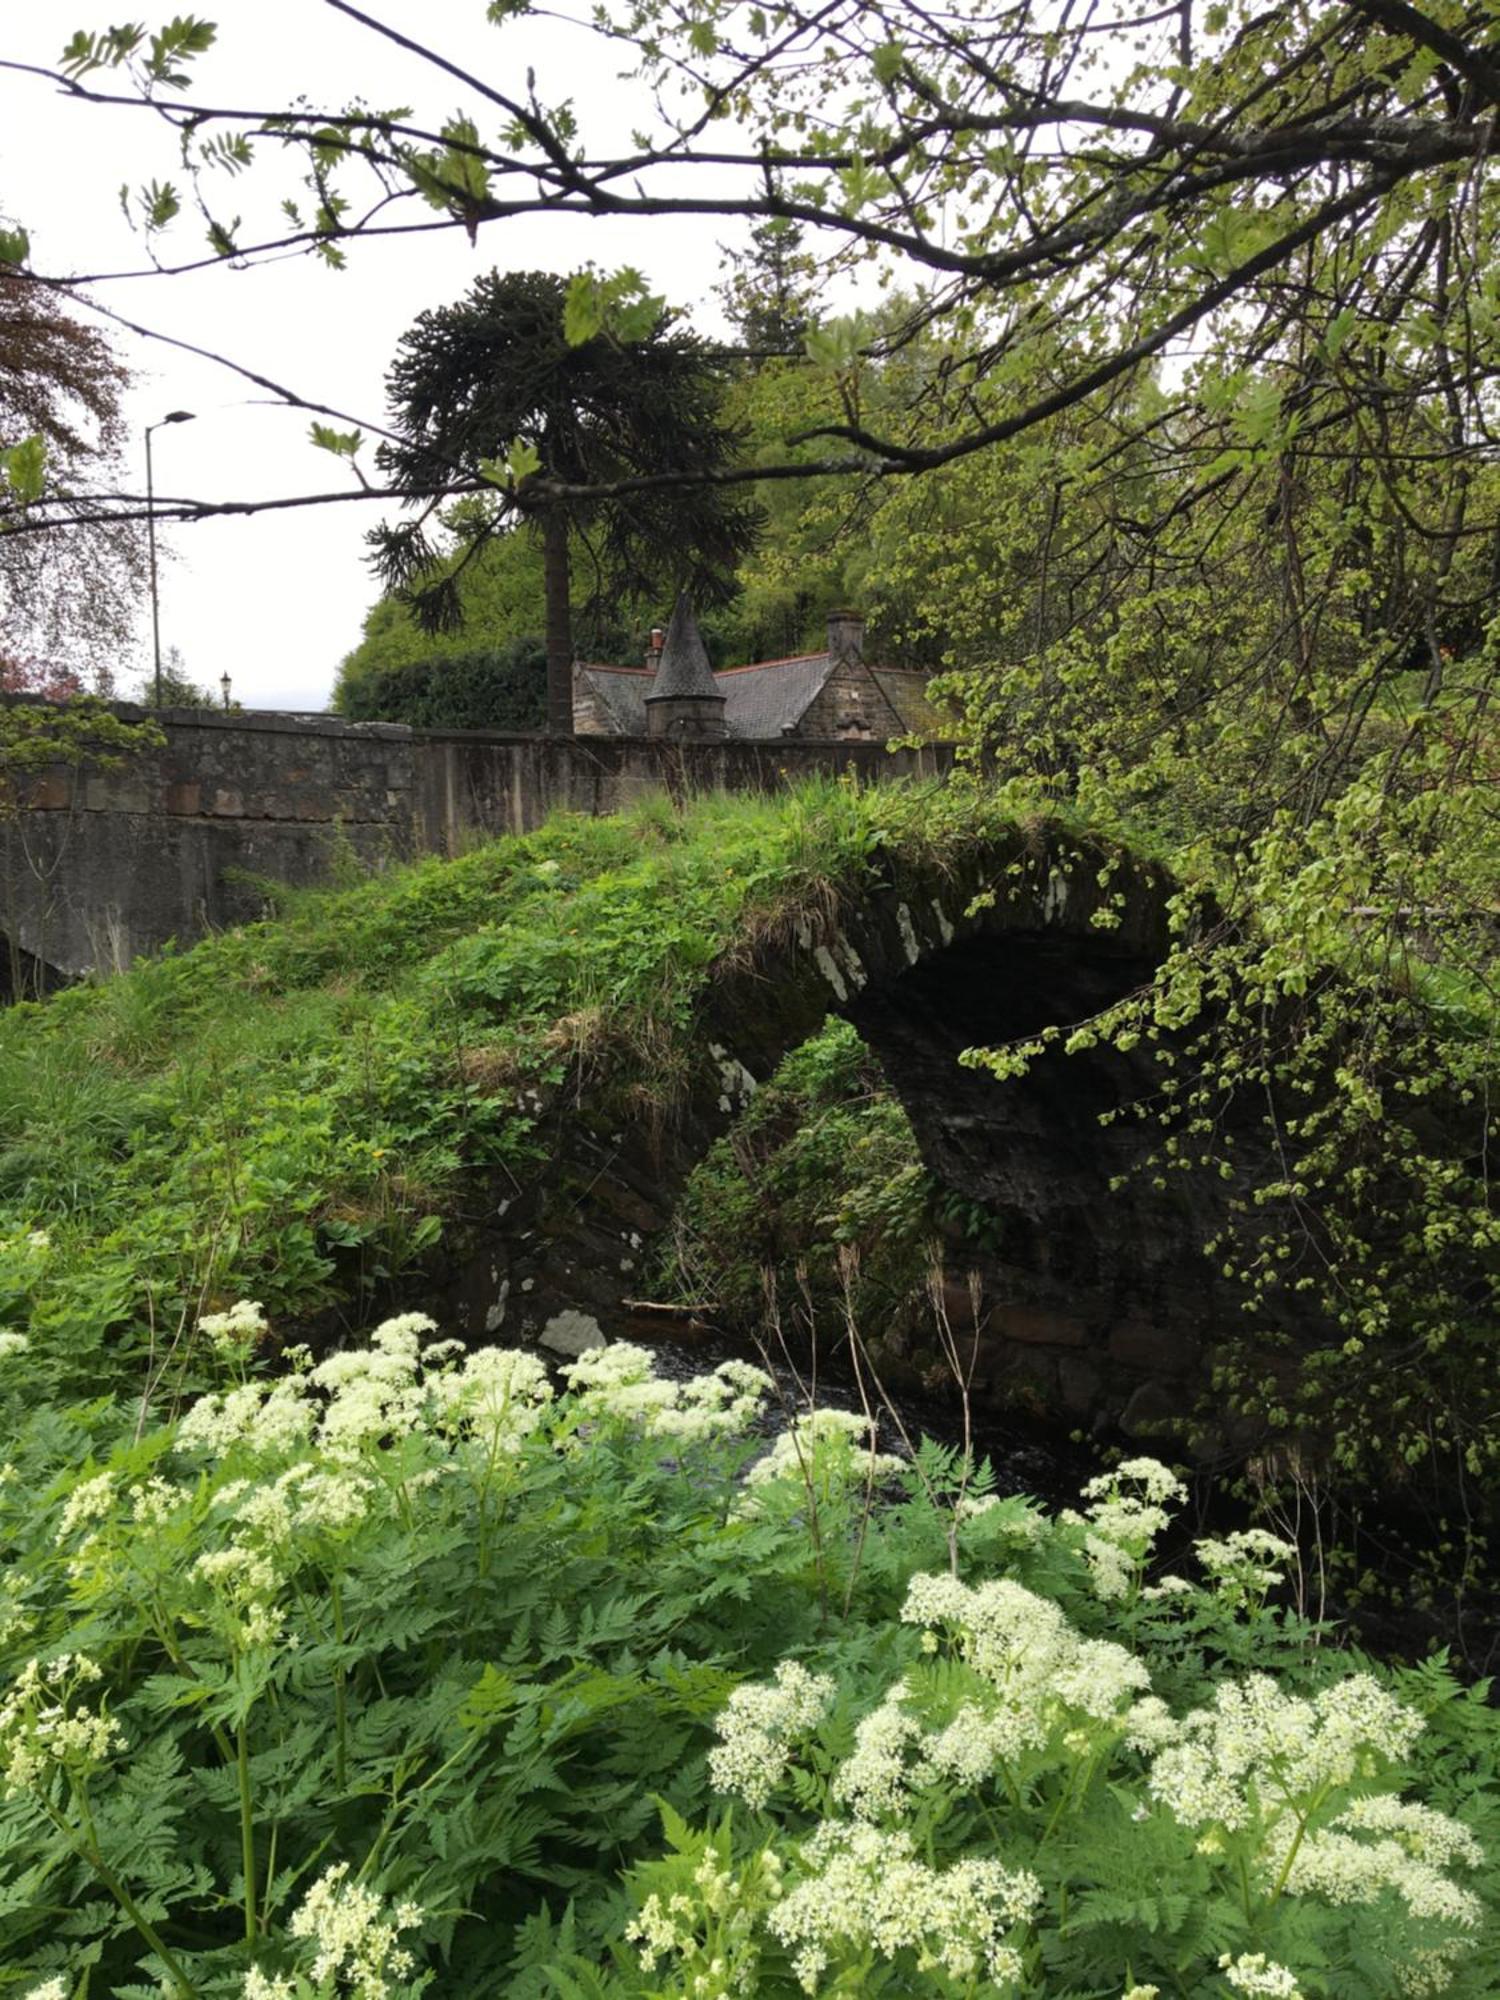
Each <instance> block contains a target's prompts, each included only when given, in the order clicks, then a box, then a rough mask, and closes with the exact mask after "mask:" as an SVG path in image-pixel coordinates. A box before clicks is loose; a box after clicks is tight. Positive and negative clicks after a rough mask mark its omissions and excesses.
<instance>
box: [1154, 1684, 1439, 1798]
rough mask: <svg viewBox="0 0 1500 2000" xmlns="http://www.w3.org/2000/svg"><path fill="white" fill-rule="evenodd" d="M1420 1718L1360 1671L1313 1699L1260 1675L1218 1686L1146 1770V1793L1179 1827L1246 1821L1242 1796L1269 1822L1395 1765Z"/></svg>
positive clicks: (1415, 1733) (1416, 1731)
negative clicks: (1285, 1810) (1291, 1808)
mask: <svg viewBox="0 0 1500 2000" xmlns="http://www.w3.org/2000/svg"><path fill="white" fill-rule="evenodd" d="M1421 1729H1422V1718H1421V1717H1420V1716H1419V1715H1418V1714H1417V1713H1416V1712H1415V1711H1414V1710H1413V1709H1409V1708H1406V1707H1404V1706H1403V1705H1402V1704H1401V1703H1400V1702H1399V1701H1397V1700H1396V1698H1395V1696H1394V1695H1391V1694H1388V1693H1387V1692H1386V1691H1385V1689H1384V1688H1382V1687H1381V1686H1380V1684H1379V1683H1378V1682H1377V1681H1375V1680H1374V1679H1373V1678H1372V1677H1371V1676H1370V1675H1368V1674H1351V1675H1350V1676H1349V1677H1348V1678H1347V1679H1345V1680H1342V1681H1337V1682H1335V1683H1334V1684H1333V1685H1332V1686H1331V1687H1326V1688H1324V1689H1322V1690H1321V1691H1320V1692H1319V1693H1318V1694H1316V1695H1314V1696H1313V1697H1312V1699H1311V1700H1308V1699H1305V1698H1303V1697H1301V1696H1295V1695H1287V1694H1283V1693H1282V1692H1281V1690H1280V1688H1278V1687H1277V1685H1276V1683H1275V1682H1274V1681H1273V1680H1272V1679H1271V1678H1270V1677H1269V1676H1268V1675H1266V1674H1250V1675H1247V1676H1246V1678H1245V1679H1244V1680H1241V1681H1224V1682H1222V1683H1221V1684H1220V1685H1219V1686H1218V1687H1217V1688H1216V1689H1215V1690H1214V1698H1213V1701H1212V1703H1211V1704H1210V1705H1209V1706H1208V1707H1206V1708H1198V1709H1194V1710H1192V1711H1191V1713H1189V1714H1188V1715H1186V1716H1184V1717H1183V1718H1182V1722H1181V1724H1180V1731H1181V1740H1180V1741H1179V1742H1178V1743H1176V1744H1175V1745H1172V1746H1170V1747H1169V1748H1167V1749H1166V1750H1163V1751H1162V1752H1161V1753H1160V1754H1159V1755H1158V1756H1157V1758H1156V1760H1155V1762H1154V1763H1153V1765H1152V1767H1151V1776H1150V1779H1149V1781H1148V1784H1149V1789H1150V1791H1151V1794H1152V1796H1153V1797H1154V1798H1155V1799H1157V1800H1158V1802H1159V1803H1160V1804H1162V1805H1164V1806H1166V1807H1167V1809H1168V1811H1170V1812H1171V1813H1172V1814H1173V1815H1174V1817H1176V1818H1177V1819H1178V1820H1180V1821H1181V1822H1182V1824H1183V1825H1184V1826H1187V1827H1191V1828H1197V1827H1201V1826H1206V1825H1208V1824H1210V1823H1211V1822H1217V1823H1218V1824H1219V1825H1221V1826H1225V1827H1230V1828H1233V1827H1239V1826H1244V1825H1245V1824H1247V1822H1248V1819H1249V1816H1250V1803H1249V1801H1250V1797H1251V1795H1252V1794H1253V1795H1254V1797H1255V1798H1256V1799H1257V1800H1258V1801H1259V1805H1260V1810H1261V1812H1262V1814H1263V1815H1265V1816H1267V1817H1274V1816H1275V1814H1276V1813H1277V1812H1278V1811H1279V1810H1281V1809H1283V1808H1285V1807H1288V1806H1294V1805H1296V1804H1297V1803H1298V1802H1299V1801H1301V1800H1304V1799H1309V1798H1312V1797H1313V1796H1314V1795H1316V1794H1319V1793H1326V1792H1327V1791H1328V1790H1329V1789H1331V1788H1332V1787H1334V1786H1336V1785H1347V1784H1349V1783H1351V1782H1352V1781H1353V1780H1354V1779H1355V1778H1356V1777H1363V1776H1368V1775H1371V1774H1373V1773H1374V1772H1375V1771H1376V1770H1378V1769H1379V1768H1380V1765H1381V1764H1382V1762H1387V1761H1388V1762H1399V1761H1400V1760H1401V1759H1402V1758H1403V1757H1405V1755H1406V1753H1407V1751H1408V1750H1410V1748H1411V1746H1412V1744H1413V1743H1414V1742H1415V1741H1416V1738H1417V1736H1418V1734H1419V1733H1420V1731H1421Z"/></svg>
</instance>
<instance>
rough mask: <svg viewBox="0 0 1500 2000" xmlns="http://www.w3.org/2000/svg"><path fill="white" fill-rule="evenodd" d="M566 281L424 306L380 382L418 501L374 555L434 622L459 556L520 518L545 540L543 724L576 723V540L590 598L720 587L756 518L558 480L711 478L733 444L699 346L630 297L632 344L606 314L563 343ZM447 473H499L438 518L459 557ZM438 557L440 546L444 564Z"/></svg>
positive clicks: (721, 593)
mask: <svg viewBox="0 0 1500 2000" xmlns="http://www.w3.org/2000/svg"><path fill="white" fill-rule="evenodd" d="M567 301H568V287H567V285H566V284H565V283H564V281H563V280H562V279H560V278H557V277H554V276H552V275H551V274H550V273H548V272H545V271H511V272H505V273H501V272H499V271H492V272H490V273H489V275H488V276H487V277H484V278H481V279H480V280H479V281H478V282H477V283H476V284H475V285H474V286H473V287H471V289H470V290H469V291H468V292H467V293H466V294H465V296H464V297H463V298H462V299H460V300H459V301H458V303H457V304H456V305H451V306H439V307H435V308H433V309H432V310H431V311H428V312H424V313H422V314H421V315H420V316H419V317H418V319H417V320H416V322H415V323H414V324H413V326H412V327H411V329H410V331H409V332H408V333H406V334H405V335H404V336H403V338H402V341H401V345H400V348H399V350H398V353H397V356H396V360H395V363H394V365H393V366H392V368H391V371H390V374H389V376H388V378H387V386H388V389H389V392H390V400H391V406H392V413H393V428H394V431H395V433H396V435H395V438H394V439H393V440H392V441H390V442H388V443H385V444H383V445H382V446H381V447H380V452H379V459H380V464H381V467H382V469H383V470H384V471H385V472H386V473H387V474H388V475H389V476H390V479H391V483H392V484H393V485H394V486H395V487H396V488H397V489H398V490H399V491H401V492H403V493H406V494H408V495H409V496H410V498H411V501H412V503H413V504H414V505H416V506H417V507H418V508H419V510H420V511H419V512H418V514H417V515H416V518H415V519H409V520H405V521H402V522H400V523H398V524H396V525H391V524H385V525H383V526H381V527H380V528H377V529H375V530H374V531H373V533H372V535H371V538H370V539H371V541H372V543H373V545H374V549H375V561H376V564H377V567H378V569H379V571H380V573H381V575H382V577H383V578H384V580H385V581H386V583H387V584H389V585H391V586H392V587H394V588H396V589H398V590H399V591H401V592H402V594H403V595H404V596H406V597H407V599H408V600H409V601H410V602H411V604H412V605H413V608H414V609H415V610H416V612H417V614H418V616H419V618H420V619H421V620H422V622H423V623H424V624H426V625H427V626H428V627H429V628H435V629H441V628H442V627H444V626H452V625H453V624H455V623H456V622H457V621H458V618H459V617H460V615H461V612H460V598H459V579H460V578H461V576H462V574H463V569H464V564H465V561H466V560H472V559H473V558H474V557H475V556H477V555H478V553H479V551H480V550H481V549H483V548H485V547H486V546H487V545H488V544H490V543H491V542H493V540H494V539H495V537H496V536H497V535H499V534H501V533H503V532H505V530H506V529H507V528H508V527H509V526H510V525H511V524H512V522H513V521H514V518H515V516H516V514H519V515H520V516H521V518H522V520H523V521H525V522H527V523H528V524H530V525H531V526H532V527H534V529H535V531H536V532H537V533H538V534H539V535H540V537H541V542H542V550H543V562H544V570H545V589H546V636H547V727H548V730H549V731H550V732H551V733H552V734H554V735H571V734H572V729H573V691H572V678H573V635H572V613H571V607H570V600H569V584H570V574H571V563H572V544H573V542H574V540H575V539H576V540H577V541H578V542H580V543H581V544H582V545H583V546H584V547H586V549H587V550H588V553H589V556H590V559H591V560H592V562H593V564H594V566H595V575H596V578H597V580H598V582H597V587H598V590H599V591H600V592H609V593H622V592H627V591H636V592H638V591H645V590H650V589H655V590H658V591H661V592H662V593H663V594H666V592H668V591H672V592H675V591H677V590H682V589H686V590H690V591H692V592H693V593H694V594H695V595H696V596H698V597H699V598H703V599H707V600H709V601H711V602H712V601H722V600H723V599H725V598H728V597H730V596H732V595H733V592H734V587H735V586H734V577H733V572H734V566H735V563H736V562H737V560H738V559H739V557H740V556H742V555H743V554H744V553H746V551H747V550H748V549H749V548H750V547H751V546H752V545H753V543H754V541H755V538H756V533H757V527H758V515H757V513H756V510H755V509H754V507H753V506H752V505H751V504H750V503H749V502H748V501H746V500H745V499H743V498H732V497H729V496H726V495H722V494H717V493H715V492H714V491H713V490H712V489H711V488H710V489H708V490H704V489H702V488H700V489H698V490H697V491H693V490H691V489H688V488H683V487H679V486H675V485H665V486H662V487H661V488H653V489H648V490H646V491H644V492H640V491H638V492H634V493H632V494H630V495H629V496H628V498H625V499H621V500H610V499H599V498H590V499H578V498H573V497H570V496H568V495H567V494H566V493H563V494H559V493H557V491H556V490H555V489H556V488H557V487H559V486H562V487H564V488H566V487H569V486H579V485H590V486H600V485H608V484H609V483H610V482H612V481H615V480H620V479H629V478H632V477H638V476H640V475H643V474H644V475H651V474H691V473H695V472H696V473H699V474H702V473H704V472H709V473H711V472H713V471H715V470H717V469H720V468H723V467H725V466H727V465H729V464H730V463H732V461H733V457H734V454H735V450H736V446H737V442H738V440H737V438H736V435H735V433H734V432H733V431H731V430H730V429H728V428H727V427H726V426H725V425H724V424H723V423H722V422H721V421H720V419H719V415H718V406H719V398H720V385H719V381H718V379H717V377H716V375H715V372H714V370H713V367H712V365H711V364H710V362H709V359H708V357H707V355H706V353H705V350H704V348H703V346H702V344H701V342H699V341H698V340H697V339H696V338H695V337H694V336H693V335H692V334H690V333H688V332H686V331H684V330H683V329H681V328H675V327H672V326H671V325H670V323H669V321H668V319H667V316H666V315H665V314H664V313H663V312H662V311H661V309H660V306H659V305H658V304H657V302H655V301H653V300H642V301H641V303H640V306H639V307H638V308H637V309H636V317H635V320H634V323H633V324H630V325H629V331H630V332H637V331H638V336H639V337H637V338H628V337H626V335H625V333H624V332H620V333H616V332H611V331H608V330H606V329H605V328H604V327H603V326H602V325H601V326H600V328H599V329H598V330H597V331H595V332H594V333H593V334H592V335H591V336H590V337H589V338H587V339H585V340H582V341H577V340H574V341H571V342H570V340H569V338H568V334H569V331H573V332H574V333H576V332H577V327H576V325H575V326H573V327H572V328H569V327H568V326H566V325H565V308H566V306H567ZM455 475H460V476H466V477H468V478H469V479H473V478H474V477H476V476H477V477H479V478H483V479H490V480H493V481H494V483H495V492H494V498H493V500H492V501H484V500H480V501H475V502H469V503H466V504H465V505H464V506H463V507H462V508H460V509H458V510H456V511H450V512H448V513H446V514H445V515H443V516H442V517H441V521H440V523H439V524H440V525H441V526H442V527H443V528H445V529H447V530H449V531H450V532H451V534H452V535H454V536H455V537H456V538H457V540H458V543H459V545H460V549H461V554H460V558H459V560H458V561H457V562H456V563H455V562H454V561H452V560H451V551H445V550H443V549H442V548H441V547H440V546H439V544H438V543H436V542H435V541H434V540H433V538H432V534H431V532H430V531H431V527H432V525H433V523H434V522H438V521H439V516H438V506H439V501H440V498H441V496H442V495H443V494H444V493H447V492H451V490H452V488H453V485H454V482H455ZM445 557H447V558H449V559H446V560H445Z"/></svg>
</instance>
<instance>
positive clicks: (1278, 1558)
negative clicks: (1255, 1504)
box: [1193, 1528, 1297, 1604]
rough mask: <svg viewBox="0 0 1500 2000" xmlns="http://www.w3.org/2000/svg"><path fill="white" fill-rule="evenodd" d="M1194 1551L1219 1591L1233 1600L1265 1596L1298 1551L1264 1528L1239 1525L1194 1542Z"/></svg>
mask: <svg viewBox="0 0 1500 2000" xmlns="http://www.w3.org/2000/svg"><path fill="white" fill-rule="evenodd" d="M1193 1551H1194V1553H1195V1554H1196V1556H1197V1558H1198V1561H1199V1562H1200V1563H1201V1564H1202V1566H1203V1568H1204V1569H1205V1570H1206V1571H1207V1572H1208V1575H1209V1577H1210V1579H1211V1580H1212V1582H1213V1585H1214V1588H1215V1589H1216V1590H1217V1591H1218V1593H1219V1595H1220V1596H1221V1597H1223V1598H1225V1599H1226V1600H1228V1601H1229V1602H1231V1603H1235V1604H1243V1603H1245V1602H1246V1601H1247V1600H1248V1599H1251V1598H1257V1599H1258V1598H1261V1597H1264V1596H1265V1594H1266V1592H1267V1591H1268V1590H1273V1589H1274V1588H1275V1587H1276V1585H1277V1584H1278V1583H1283V1582H1285V1580H1286V1568H1285V1565H1286V1564H1287V1563H1289V1562H1291V1561H1292V1560H1293V1559H1294V1558H1295V1556H1296V1554H1297V1550H1296V1548H1295V1546H1294V1545H1293V1544H1292V1543H1291V1542H1287V1541H1283V1540H1282V1539H1281V1537H1280V1536H1279V1535H1273V1534H1270V1533H1268V1532H1267V1530H1266V1529H1264V1528H1241V1529H1238V1530H1236V1532H1235V1533H1234V1534H1231V1535H1225V1536H1224V1537H1223V1538H1222V1539H1221V1540H1217V1541H1216V1540H1214V1539H1213V1538H1211V1537H1205V1538H1204V1539H1202V1540H1201V1541H1196V1542H1194V1544H1193Z"/></svg>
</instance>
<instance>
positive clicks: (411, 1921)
mask: <svg viewBox="0 0 1500 2000" xmlns="http://www.w3.org/2000/svg"><path fill="white" fill-rule="evenodd" d="M348 1876H349V1864H348V1862H347V1861H340V1862H336V1863H335V1865H334V1866H333V1867H332V1868H330V1869H328V1870H327V1871H326V1872H325V1873H324V1874H323V1875H322V1876H320V1877H319V1879H318V1880H317V1881H316V1882H315V1883H314V1884H313V1886H312V1887H311V1888H310V1889H309V1890H308V1892H307V1894H306V1896H305V1897H304V1898H303V1900H302V1905H301V1907H300V1908H299V1909H298V1910H297V1912H296V1913H295V1915H294V1916H293V1918H292V1920H291V1923H290V1924H289V1925H288V1926H287V1928H288V1930H289V1931H290V1933H291V1935H292V1936H293V1937H294V1938H305V1939H308V1940H309V1941H310V1942H311V1943H312V1944H313V1945H314V1946H315V1948H316V1956H315V1958H314V1959H313V1964H312V1982H313V1984H314V1985H315V1986H322V1985H324V1984H325V1983H327V1982H328V1981H331V1980H337V1981H338V1982H339V1983H340V1984H342V1985H344V1986H347V1987H348V1989H349V1991H350V1993H351V1994H352V1995H353V1996H354V2000H387V1995H388V1994H389V1992H390V1977H391V1976H392V1975H393V1976H394V1977H396V1978H397V1979H404V1978H405V1977H406V1976H407V1975H408V1974H409V1973H410V1972H411V1971H412V1968H413V1965H414V1963H415V1961H414V1960H413V1958H412V1955H411V1953H410V1952H409V1951H408V1950H407V1949H406V1948H405V1946H403V1945H402V1944H401V1942H400V1936H401V1933H402V1931H409V1930H415V1929H416V1928H417V1927H418V1926H419V1925H420V1924H421V1922H422V1911H421V1910H420V1909H419V1908H418V1906H417V1905H416V1904H415V1903H401V1904H398V1905H397V1907H396V1908H395V1909H394V1910H392V1911H390V1912H389V1913H388V1912H387V1910H386V1906H385V1903H384V1901H383V1900H382V1898H381V1897H379V1896H377V1895H376V1894H375V1892H374V1891H373V1890H372V1889H366V1888H364V1887H363V1886H362V1884H360V1883H359V1882H351V1881H350V1880H349V1879H348ZM245 1996H246V2000H253V1996H251V1994H250V1988H249V1981H248V1979H247V1981H246V1986H245Z"/></svg>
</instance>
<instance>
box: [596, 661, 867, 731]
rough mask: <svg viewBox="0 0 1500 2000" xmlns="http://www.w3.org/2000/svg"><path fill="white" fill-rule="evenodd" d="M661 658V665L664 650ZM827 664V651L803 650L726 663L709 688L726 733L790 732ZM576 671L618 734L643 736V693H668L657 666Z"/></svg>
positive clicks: (829, 663) (814, 694) (813, 696)
mask: <svg viewBox="0 0 1500 2000" xmlns="http://www.w3.org/2000/svg"><path fill="white" fill-rule="evenodd" d="M662 660H663V664H664V665H665V661H666V649H665V648H663V652H662ZM705 664H707V656H706V655H705ZM832 668H833V661H832V660H831V658H830V657H829V655H828V654H827V653H804V654H801V655H799V656H797V657H796V658H793V659H789V660H758V661H757V662H756V663H755V665H754V666H753V667H729V668H727V669H726V671H725V672H723V673H721V674H715V675H714V676H713V681H714V688H713V692H714V693H715V694H721V695H723V696H724V698H725V700H724V731H725V734H726V735H728V736H738V737H744V738H754V739H759V740H761V741H763V742H764V741H767V740H770V741H774V740H775V739H776V738H778V737H781V736H789V735H791V734H792V732H793V731H794V730H795V729H796V727H797V725H798V723H799V722H800V721H801V720H802V717H803V716H804V715H805V714H806V712H807V710H808V708H809V707H810V705H811V704H812V703H813V702H814V701H815V700H816V699H817V697H818V695H819V694H820V693H821V692H822V690H823V683H824V682H825V681H826V680H827V679H828V676H829V673H830V672H831V671H832ZM579 673H580V674H581V675H582V677H583V679H584V680H586V681H587V682H588V685H589V690H590V692H591V693H592V694H593V695H594V697H595V699H596V700H597V702H598V703H599V707H600V709H601V710H602V711H603V712H604V714H605V715H606V716H607V717H608V719H609V721H610V722H611V723H612V724H613V726H614V728H615V729H616V730H617V731H618V732H619V734H620V735H622V736H645V735H646V734H647V723H646V697H647V695H649V694H665V693H667V692H669V690H668V689H666V688H663V686H662V684H661V681H662V675H661V671H660V670H658V671H657V672H656V673H655V674H650V673H647V672H646V670H645V669H644V668H643V667H599V666H582V667H580V668H579ZM690 691H691V692H693V693H697V692H699V691H700V690H698V689H696V688H694V689H692V690H690ZM702 691H703V692H707V690H706V689H705V690H702ZM671 692H676V690H675V689H673V690H671Z"/></svg>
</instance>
